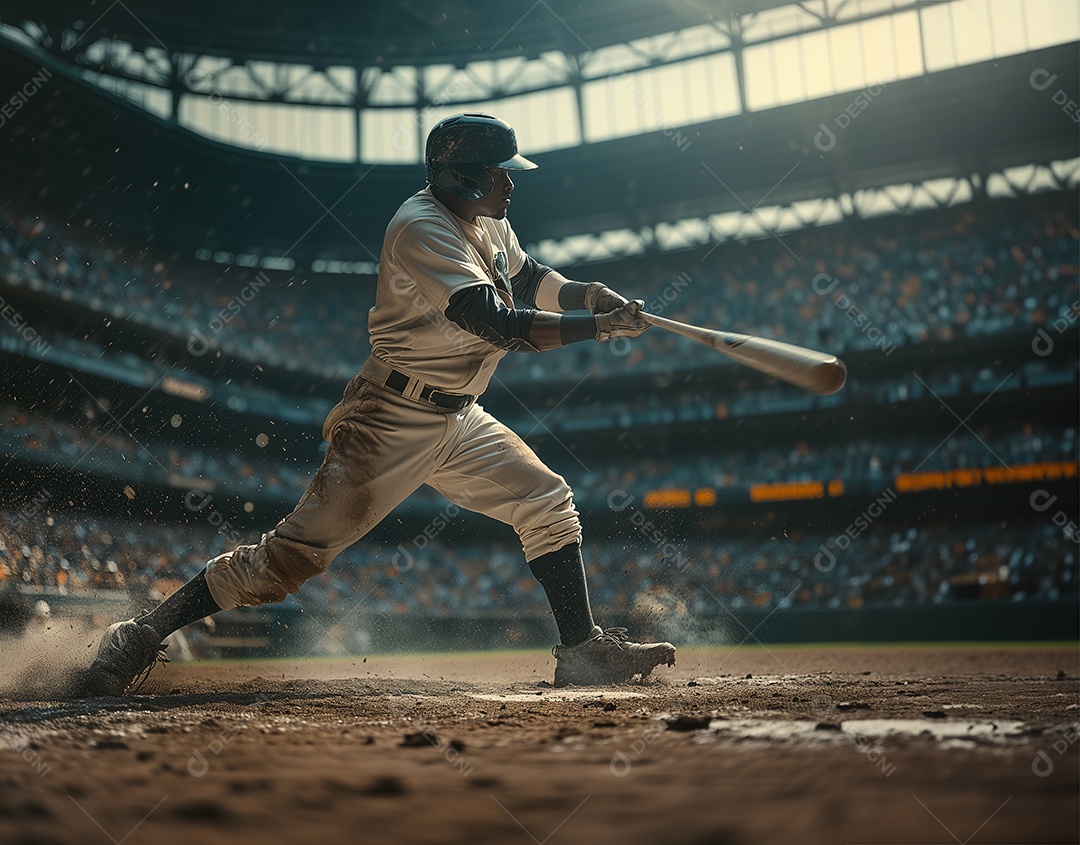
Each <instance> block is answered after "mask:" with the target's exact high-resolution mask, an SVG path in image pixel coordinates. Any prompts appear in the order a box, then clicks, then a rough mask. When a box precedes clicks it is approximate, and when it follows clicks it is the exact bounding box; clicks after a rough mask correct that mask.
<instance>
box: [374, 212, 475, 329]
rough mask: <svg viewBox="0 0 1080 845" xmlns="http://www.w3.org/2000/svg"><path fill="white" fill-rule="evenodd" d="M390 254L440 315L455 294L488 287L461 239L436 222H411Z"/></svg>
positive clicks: (453, 231)
mask: <svg viewBox="0 0 1080 845" xmlns="http://www.w3.org/2000/svg"><path fill="white" fill-rule="evenodd" d="M392 250H393V253H394V259H395V263H396V264H397V266H399V267H402V268H406V272H407V273H408V276H409V279H410V280H411V281H412V282H413V284H414V285H415V286H416V289H417V290H419V291H420V293H421V294H422V295H423V296H424V297H425V298H426V299H427V300H428V301H429V302H430V303H431V304H432V305H434V306H435V308H437V309H438V310H439V312H440V313H442V312H445V311H446V306H447V304H448V303H449V302H450V297H451V296H453V294H454V293H456V292H457V291H460V290H464V289H465V288H468V287H472V286H473V285H483V284H487V285H490V284H491V279H490V278H488V275H487V272H486V271H485V270H484V268H483V267H481V266H480V264H479V263H478V262H477V260H476V256H475V255H473V251H472V250H471V249H469V247H468V246H467V245H466V243H465V241H464V239H463V238H462V236H461V235H460V234H459V233H458V232H456V231H455V230H453V229H452V228H450V226H449V225H446V224H443V223H442V222H440V221H438V220H434V219H421V220H414V221H412V222H410V223H409V224H408V225H406V226H405V227H404V228H403V229H402V230H401V231H400V232H399V233H398V235H397V237H396V238H395V240H394V243H393V247H392Z"/></svg>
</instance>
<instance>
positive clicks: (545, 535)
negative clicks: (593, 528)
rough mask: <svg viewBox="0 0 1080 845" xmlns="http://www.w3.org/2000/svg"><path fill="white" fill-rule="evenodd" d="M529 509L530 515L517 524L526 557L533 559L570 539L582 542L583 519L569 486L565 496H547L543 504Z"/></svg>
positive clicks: (561, 545)
mask: <svg viewBox="0 0 1080 845" xmlns="http://www.w3.org/2000/svg"><path fill="white" fill-rule="evenodd" d="M530 510H531V513H530V514H529V517H530V518H529V519H528V520H526V521H524V522H523V523H521V524H519V525H515V528H516V529H517V532H518V536H519V537H520V538H521V547H522V549H523V550H524V551H525V560H534V559H536V558H538V557H540V556H541V555H546V554H547V553H548V552H554V551H558V550H559V549H561V548H562V547H563V546H566V545H569V544H570V543H580V542H581V520H580V519H579V518H578V512H577V508H575V507H574V498H573V494H572V493H571V491H570V488H569V487H566V489H565V495H564V496H563V497H561V498H551V499H547V500H545V501H544V503H543V504H542V506H541V507H538V508H533V509H530Z"/></svg>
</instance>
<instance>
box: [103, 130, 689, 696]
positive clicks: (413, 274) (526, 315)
mask: <svg viewBox="0 0 1080 845" xmlns="http://www.w3.org/2000/svg"><path fill="white" fill-rule="evenodd" d="M425 163H426V166H427V183H428V184H427V186H426V187H425V188H424V189H423V190H421V191H419V192H417V193H416V194H414V195H413V196H411V197H410V198H409V199H407V200H406V201H405V202H404V203H403V204H402V206H401V207H400V208H399V209H398V212H397V214H395V215H394V218H393V219H392V220H391V221H390V225H389V226H388V227H387V230H386V237H385V240H384V242H383V248H382V255H381V257H380V263H379V279H378V287H377V290H376V296H375V307H374V308H372V309H371V312H370V317H369V325H368V328H369V331H370V334H371V348H372V354H371V357H370V358H368V360H367V361H366V362H365V364H364V365H363V367H362V368H361V370H360V373H359V374H358V375H357V376H356V377H355V378H353V379H352V381H350V382H349V384H348V385H347V387H346V388H345V392H344V395H343V397H342V400H341V402H340V403H339V404H338V405H337V406H335V407H334V409H333V410H332V411H331V412H330V414H329V415H328V417H327V419H326V421H325V423H324V425H323V437H324V438H325V439H326V440H327V441H328V442H329V447H328V449H327V452H326V456H325V459H324V460H323V463H322V465H321V466H320V467H319V469H318V471H317V472H316V473H315V477H314V478H313V479H312V481H311V484H310V485H309V487H308V489H307V491H306V492H305V493H304V495H303V497H302V498H301V499H300V502H299V504H297V506H296V508H295V509H294V510H293V512H292V513H291V514H289V515H288V516H287V517H285V518H284V519H283V520H281V522H279V523H278V524H277V526H276V527H275V528H274V529H273V530H272V531H270V532H269V533H267V534H265V535H264V536H263V537H262V539H261V540H260V541H259V542H258V543H257V544H255V545H245V546H240V547H238V548H237V549H235V550H234V551H232V552H229V553H226V554H223V555H221V556H219V557H217V558H215V559H213V560H211V561H210V562H209V563H208V564H207V566H206V568H205V569H204V570H203V571H202V572H200V573H199V574H198V575H197V576H195V577H194V578H193V579H192V580H191V581H189V582H188V583H187V584H185V585H184V586H183V587H181V588H180V589H179V590H177V591H176V592H175V593H174V594H173V595H171V596H170V597H169V598H168V599H166V600H165V601H164V602H162V603H161V604H160V605H158V607H156V608H155V609H154V610H152V611H151V612H149V613H146V614H144V615H142V616H140V617H138V618H136V619H131V620H127V621H125V622H117V623H116V624H114V625H112V626H110V627H109V628H108V629H107V630H106V631H105V633H104V635H103V636H102V640H101V645H100V646H99V649H98V652H97V657H96V658H95V660H94V662H93V664H92V665H91V667H90V669H89V670H88V671H87V673H86V675H85V678H84V683H83V690H82V691H83V692H84V693H85V694H89V695H121V694H123V693H124V692H125V691H127V690H128V689H129V688H131V687H132V685H133V684H134V683H135V681H136V679H137V678H139V677H140V676H145V674H146V673H148V672H149V670H150V669H151V668H152V667H153V665H154V663H155V661H156V660H158V659H163V657H164V655H163V647H162V640H163V639H164V638H165V637H167V636H168V635H169V634H170V633H171V632H173V631H175V630H177V629H179V628H181V627H183V626H185V625H188V624H190V623H192V622H195V621H197V620H199V619H202V618H204V617H206V616H209V615H210V614H213V613H216V612H217V611H219V610H228V609H230V608H234V607H238V606H251V605H259V604H264V603H267V602H281V601H283V600H284V599H285V597H286V596H287V595H288V594H289V593H296V592H297V591H298V590H299V589H300V585H301V584H303V583H304V581H306V580H307V579H308V578H311V577H313V576H316V575H320V574H322V573H323V572H324V571H325V570H326V568H327V566H329V565H330V562H331V561H332V560H333V559H334V558H335V557H336V556H337V555H338V554H339V553H340V552H342V551H343V550H344V549H345V548H347V547H348V546H350V545H352V544H353V543H355V542H356V541H357V540H359V539H360V538H361V537H363V536H364V535H365V534H367V533H368V531H370V530H371V529H372V528H373V527H374V526H375V525H376V524H378V523H379V522H380V521H381V520H382V519H383V517H385V516H386V515H387V514H388V513H390V511H392V510H393V509H394V508H395V507H396V506H397V505H398V504H399V503H401V502H402V501H403V500H404V499H405V498H406V497H408V496H409V494H410V493H412V492H413V491H414V490H416V489H417V488H418V487H419V486H420V485H421V484H428V485H430V486H431V487H433V488H435V489H436V490H437V491H439V492H440V493H441V494H442V495H443V496H445V497H446V498H447V499H449V500H450V501H451V502H454V503H455V504H458V505H460V506H462V507H466V508H468V509H470V510H473V511H477V512H479V513H483V514H487V515H488V516H491V517H494V518H495V519H497V520H499V521H501V522H505V523H507V524H509V525H512V526H513V527H514V529H515V530H516V531H517V534H518V537H519V538H520V540H521V545H522V549H523V550H524V553H525V560H526V562H527V563H528V566H529V568H530V570H531V571H532V573H533V575H534V576H535V577H536V578H537V580H538V581H539V582H540V584H541V585H542V586H543V588H544V591H545V593H546V595H547V598H548V601H549V603H550V605H551V610H552V614H553V615H554V618H555V622H556V625H557V626H558V630H559V639H560V641H561V645H557V646H555V648H554V649H553V654H554V656H555V658H556V666H555V683H556V685H559V686H561V685H564V684H570V683H574V684H609V683H618V682H622V681H628V680H630V679H631V678H633V677H634V676H636V675H641V676H645V675H647V674H649V672H651V671H652V669H653V668H654V667H655V666H657V665H659V664H661V663H666V664H668V665H674V664H675V647H674V646H673V645H671V644H670V643H651V644H641V643H635V642H630V641H629V639H628V636H627V632H626V629H625V628H608V629H606V630H605V629H603V628H601V627H600V626H598V625H597V624H596V623H595V622H594V621H593V616H592V610H591V608H590V605H589V594H588V589H587V586H586V579H585V568H584V565H583V563H582V559H581V524H580V522H579V520H578V513H577V510H576V509H575V507H574V502H573V494H572V492H571V490H570V488H569V486H567V483H566V481H565V480H564V479H563V478H562V477H561V476H559V475H556V474H555V473H554V472H552V471H551V470H550V469H548V468H547V467H546V466H545V465H544V464H543V463H542V462H541V461H540V459H539V458H538V457H537V456H536V455H535V454H534V453H533V451H532V450H531V449H530V448H529V447H528V446H527V445H526V444H525V442H524V441H523V440H522V439H521V438H520V437H518V436H517V435H516V434H514V433H513V432H512V431H510V429H508V428H506V426H504V425H502V423H500V422H499V421H498V420H496V419H495V418H494V417H492V416H491V414H489V413H487V411H485V410H484V409H483V408H482V407H481V406H480V405H479V404H477V399H478V397H479V396H480V394H482V393H483V392H484V390H485V389H486V388H487V386H488V382H489V380H490V379H491V377H492V374H493V373H494V372H495V367H496V365H497V364H498V363H499V360H500V359H501V358H502V357H503V356H504V355H506V354H507V352H543V351H545V350H549V349H555V348H557V347H559V346H565V345H566V344H568V343H576V342H579V341H586V340H592V341H601V342H603V341H606V340H609V339H610V338H613V337H620V336H626V337H636V336H638V335H640V334H641V333H642V332H644V331H645V330H646V329H647V328H648V324H647V323H645V322H644V321H643V320H642V319H640V318H639V317H638V316H636V315H637V313H638V311H639V309H640V308H641V307H642V305H643V304H644V303H643V302H641V301H640V300H638V301H634V302H628V301H627V300H626V299H625V298H624V297H622V296H620V295H619V294H617V293H615V292H614V291H613V290H611V289H609V288H607V287H605V286H604V285H603V284H601V283H599V282H591V283H585V282H576V281H571V280H569V279H567V278H566V277H565V276H563V275H562V274H560V273H558V272H556V271H555V270H552V269H551V268H550V267H545V266H544V265H542V264H539V263H538V262H537V261H535V260H534V259H533V258H532V257H531V256H529V255H527V254H526V253H525V252H524V251H523V250H522V248H521V246H520V245H519V243H518V240H517V237H516V236H515V235H514V231H513V229H511V228H510V224H509V222H507V220H506V212H507V209H508V208H509V206H510V200H511V193H512V191H513V190H514V183H513V181H512V180H511V177H510V173H511V171H523V170H533V169H535V168H536V165H535V164H534V163H533V162H531V161H529V160H528V159H526V158H525V157H523V156H521V155H519V154H518V147H517V139H516V137H515V135H514V131H513V129H511V128H510V126H509V125H507V124H506V123H504V122H503V121H502V120H499V119H498V118H495V117H492V116H490V115H485V114H459V115H454V116H452V117H448V118H446V119H445V120H442V121H440V122H439V123H438V124H437V125H436V126H435V127H434V128H433V129H432V130H431V132H430V134H429V135H428V139H427V148H426V156H425ZM567 311H581V312H585V313H580V314H566V313H564V312H567Z"/></svg>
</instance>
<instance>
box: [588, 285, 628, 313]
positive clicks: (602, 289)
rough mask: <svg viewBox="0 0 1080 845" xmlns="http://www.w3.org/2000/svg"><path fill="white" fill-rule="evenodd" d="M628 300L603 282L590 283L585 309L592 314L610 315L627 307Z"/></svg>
mask: <svg viewBox="0 0 1080 845" xmlns="http://www.w3.org/2000/svg"><path fill="white" fill-rule="evenodd" d="M626 303H627V299H626V297H625V296H621V295H619V294H617V293H615V291H613V290H612V289H611V288H609V287H608V286H607V285H605V284H604V283H603V282H589V286H588V287H587V288H586V289H585V307H586V308H588V309H589V312H590V313H592V314H609V313H611V312H612V311H617V310H618V309H619V308H622V307H623V306H624V305H626Z"/></svg>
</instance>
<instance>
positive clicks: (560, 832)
mask: <svg viewBox="0 0 1080 845" xmlns="http://www.w3.org/2000/svg"><path fill="white" fill-rule="evenodd" d="M1078 656H1080V655H1078V650H1077V648H1076V647H1063V646H1014V647H980V646H966V647H965V646H953V647H881V648H823V647H821V648H769V649H768V650H766V649H764V648H758V647H755V648H751V647H749V646H743V647H741V648H734V649H709V650H685V651H682V652H681V653H680V656H679V665H678V667H677V668H676V669H675V670H666V669H665V670H657V673H656V677H655V678H650V679H649V680H648V681H646V682H644V683H641V684H633V685H625V686H620V687H614V688H607V689H599V688H573V687H570V688H566V689H562V690H556V689H553V688H552V687H550V686H549V685H548V684H547V682H546V680H548V679H550V678H551V675H552V672H553V661H552V658H551V657H550V655H544V654H539V653H536V652H515V653H499V654H483V655H439V656H424V655H410V656H400V655H399V656H382V655H380V656H373V657H369V658H367V659H366V660H363V659H361V658H356V659H355V660H337V661H333V662H327V661H303V662H300V661H297V662H290V661H276V662H265V663H257V662H256V663H244V664H217V665H206V664H189V665H176V664H172V665H169V666H166V667H162V668H161V669H159V670H158V671H156V672H155V674H154V676H153V677H152V679H151V682H150V684H148V685H147V687H146V688H144V691H143V692H144V694H141V695H138V696H134V697H129V698H126V699H95V700H91V701H82V702H70V701H68V702H64V701H60V702H29V701H18V700H14V699H12V698H8V699H0V749H2V750H0V771H2V775H0V777H2V783H3V789H2V791H0V842H4V843H19V845H31V843H40V844H41V845H44V843H104V845H107V843H109V842H110V841H111V842H113V843H114V845H119V843H121V842H123V843H125V845H140V843H184V845H191V843H228V845H237V843H263V844H265V843H277V842H320V843H336V842H360V843H374V842H395V843H403V842H476V843H523V845H527V843H529V842H535V843H549V842H550V843H552V845H559V843H578V842H582V843H589V844H590V845H601V843H619V845H626V843H636V842H650V843H651V842H655V843H695V844H700V845H703V843H773V842H775V843H830V844H831V843H866V844H867V845H869V843H931V842H944V843H953V842H965V843H967V842H970V843H1007V842H1030V843H1051V842H1055V843H1056V842H1077V841H1078V838H1080V830H1078V825H1080V822H1078V819H1080V797H1078V796H1080V765H1078V764H1080V757H1078V752H1077V742H1076V738H1077V733H1076V730H1077V723H1078V721H1080V715H1078V706H1080V683H1078Z"/></svg>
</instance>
